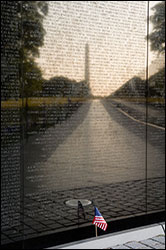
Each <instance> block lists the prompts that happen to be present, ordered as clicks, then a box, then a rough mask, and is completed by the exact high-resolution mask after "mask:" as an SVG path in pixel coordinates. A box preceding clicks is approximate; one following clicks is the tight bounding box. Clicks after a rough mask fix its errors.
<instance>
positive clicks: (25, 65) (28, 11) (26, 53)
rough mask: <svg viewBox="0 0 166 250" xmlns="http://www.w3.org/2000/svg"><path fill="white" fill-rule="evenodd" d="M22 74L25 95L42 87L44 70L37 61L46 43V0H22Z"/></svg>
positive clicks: (33, 93) (31, 93)
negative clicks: (44, 23) (44, 26)
mask: <svg viewBox="0 0 166 250" xmlns="http://www.w3.org/2000/svg"><path fill="white" fill-rule="evenodd" d="M19 7H20V8H19V13H18V16H19V18H20V22H19V23H20V59H21V60H20V75H21V76H22V82H23V86H21V88H23V96H25V97H26V98H27V97H29V96H34V95H35V94H36V92H38V91H40V90H41V89H42V81H43V78H42V72H41V70H40V68H39V67H38V66H37V64H36V63H35V57H38V56H39V48H40V47H41V46H43V44H44V35H45V30H44V28H43V19H44V17H45V15H47V13H48V4H47V2H45V1H20V6H19Z"/></svg>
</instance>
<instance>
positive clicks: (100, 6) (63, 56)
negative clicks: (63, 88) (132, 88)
mask: <svg viewBox="0 0 166 250" xmlns="http://www.w3.org/2000/svg"><path fill="white" fill-rule="evenodd" d="M150 2H151V3H150V6H151V7H152V5H154V4H155V3H157V2H159V1H150ZM48 3H49V13H48V15H47V17H46V18H45V20H44V23H43V25H44V28H45V30H46V35H45V40H44V46H43V47H41V48H40V57H39V58H38V60H37V62H38V64H39V66H40V67H41V69H42V71H43V76H44V77H45V78H46V79H50V78H51V77H55V76H65V77H68V78H70V79H74V80H76V81H81V80H84V78H85V77H84V76H85V67H86V66H85V46H86V44H88V45H89V72H90V88H91V91H92V94H93V95H96V96H108V95H110V94H112V93H113V92H114V91H116V90H117V89H118V88H119V87H120V86H122V85H123V84H124V83H125V82H127V81H128V80H129V79H131V78H132V77H134V76H139V77H141V78H144V77H145V67H146V52H147V50H146V39H145V37H146V33H147V30H146V28H147V25H146V23H147V22H146V20H147V1H48ZM150 29H151V27H150ZM154 59H155V57H154V56H153V57H152V56H151V53H150V58H149V60H150V62H151V61H152V60H154Z"/></svg>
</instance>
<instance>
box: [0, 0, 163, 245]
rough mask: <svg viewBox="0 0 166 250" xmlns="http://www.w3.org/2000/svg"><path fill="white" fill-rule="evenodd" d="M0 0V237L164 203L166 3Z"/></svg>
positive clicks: (114, 217)
mask: <svg viewBox="0 0 166 250" xmlns="http://www.w3.org/2000/svg"><path fill="white" fill-rule="evenodd" d="M1 2H2V7H1V12H2V14H1V16H2V18H1V27H2V28H1V33H2V43H1V44H2V45H1V46H2V52H1V53H2V54H1V57H2V63H1V71H2V76H1V100H2V101H1V107H2V108H1V141H2V149H1V156H2V158H1V159H2V160H1V164H2V168H1V176H2V177H1V179H2V190H1V202H2V212H1V220H2V225H1V226H2V240H1V244H3V245H5V244H7V243H11V242H13V243H14V242H18V241H20V240H21V239H24V241H26V240H28V239H35V238H37V237H39V236H43V237H44V236H45V235H51V234H53V233H55V234H56V233H59V232H66V235H67V232H69V231H70V230H73V229H79V228H82V227H86V226H90V225H92V221H93V217H94V206H97V207H98V209H99V211H100V212H101V213H102V215H103V217H104V218H105V220H106V221H107V222H108V223H111V222H116V221H119V220H122V219H124V218H130V217H137V216H139V215H145V214H147V213H154V212H156V211H164V209H165V207H164V181H165V177H164V164H165V161H164V156H165V153H164V145H165V144H164V133H165V123H164V121H165V119H164V109H165V94H164V89H165V87H164V86H165V85H164V76H165V71H164V67H165V61H164V46H165V40H164V38H163V37H164V36H161V43H159V41H160V39H159V40H154V37H156V36H155V35H153V32H155V31H156V30H155V29H157V28H156V25H159V26H160V25H161V27H160V28H161V34H164V32H165V30H164V27H165V26H164V27H163V26H162V25H163V23H164V22H165V19H164V15H163V10H164V8H163V5H164V2H159V1H155V2H152V1H150V2H148V1H1ZM156 2H157V3H156ZM152 7H153V8H154V9H152ZM154 15H157V17H159V20H160V22H159V24H156V23H155V21H154V20H156V19H155V17H154V18H153V16H154ZM150 16H152V17H150ZM149 18H150V19H149ZM157 31H158V29H157ZM157 31H156V32H157ZM157 37H159V35H158V34H157ZM156 44H159V45H158V47H157V46H156ZM78 201H80V202H81V204H82V205H83V208H84V211H83V212H84V213H81V212H80V210H79V209H78V208H79V206H78V204H79V203H78ZM92 230H94V229H93V225H92ZM99 230H100V229H99ZM109 230H111V229H109V227H108V230H107V232H109ZM100 233H101V232H100V231H99V234H100ZM61 243H63V242H61ZM55 244H56V240H55ZM24 247H25V245H24Z"/></svg>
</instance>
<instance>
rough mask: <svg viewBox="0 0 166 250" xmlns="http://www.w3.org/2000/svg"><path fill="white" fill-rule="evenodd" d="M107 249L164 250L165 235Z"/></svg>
mask: <svg viewBox="0 0 166 250" xmlns="http://www.w3.org/2000/svg"><path fill="white" fill-rule="evenodd" d="M109 249H165V235H158V236H155V237H153V238H149V239H146V240H142V241H138V242H137V241H131V242H126V243H125V244H122V245H116V246H113V247H111V248H109Z"/></svg>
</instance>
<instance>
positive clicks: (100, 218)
mask: <svg viewBox="0 0 166 250" xmlns="http://www.w3.org/2000/svg"><path fill="white" fill-rule="evenodd" d="M92 224H94V225H96V226H97V227H100V228H101V229H103V230H104V231H105V230H106V229H107V222H106V221H105V220H104V218H103V216H102V215H101V213H100V212H99V210H98V209H97V207H95V217H94V219H93V222H92Z"/></svg>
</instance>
